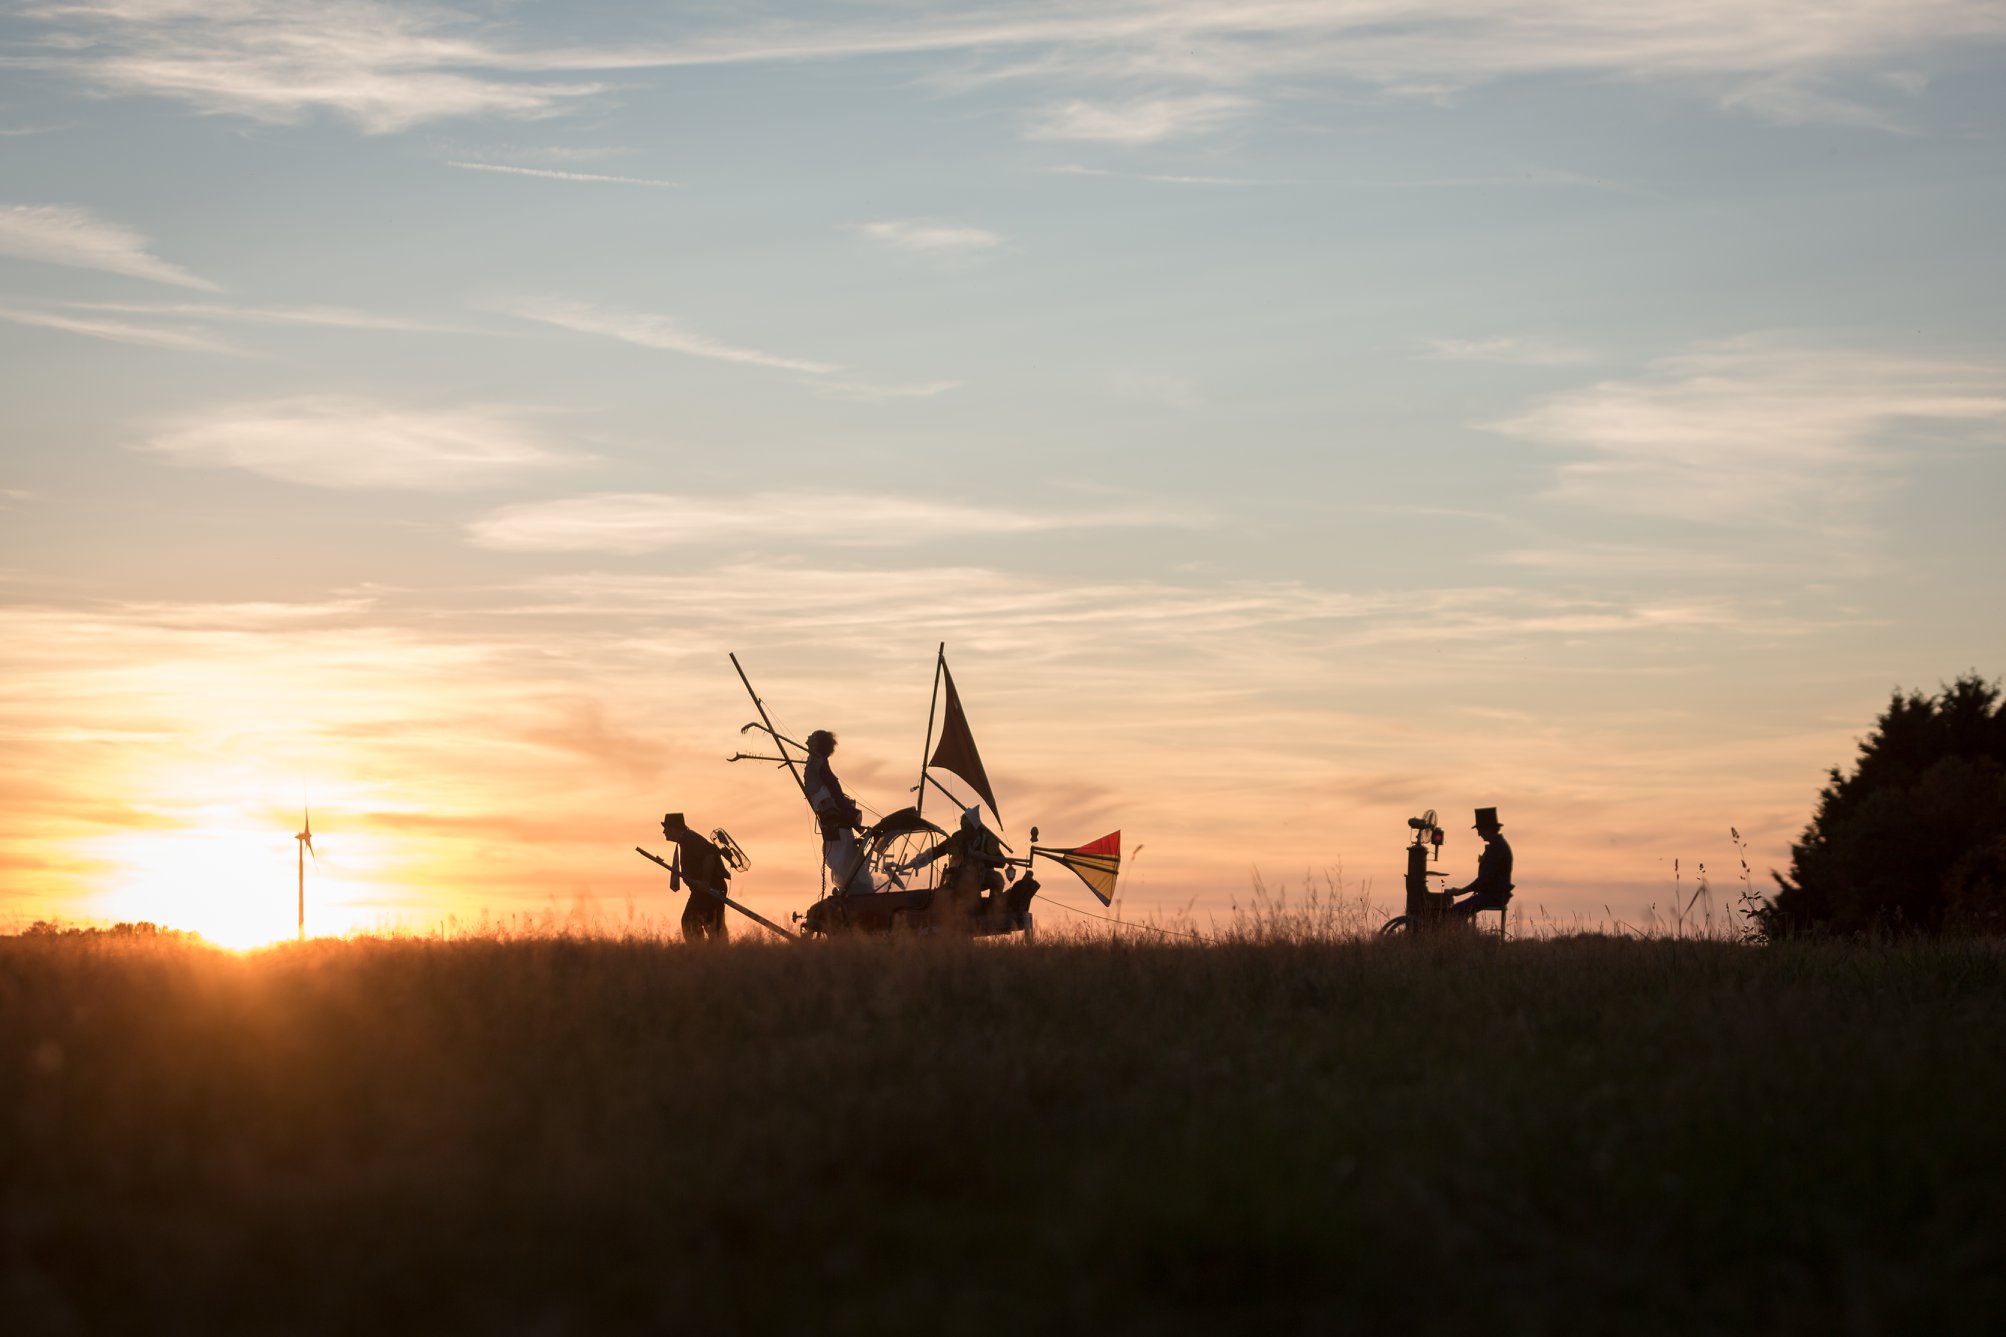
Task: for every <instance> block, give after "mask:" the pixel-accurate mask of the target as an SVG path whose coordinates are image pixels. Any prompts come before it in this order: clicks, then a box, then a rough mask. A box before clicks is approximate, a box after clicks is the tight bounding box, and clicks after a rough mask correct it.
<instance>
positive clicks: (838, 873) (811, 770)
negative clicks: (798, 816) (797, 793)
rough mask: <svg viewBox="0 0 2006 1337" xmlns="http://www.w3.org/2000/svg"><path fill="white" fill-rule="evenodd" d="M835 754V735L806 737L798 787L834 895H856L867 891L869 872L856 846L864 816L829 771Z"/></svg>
mask: <svg viewBox="0 0 2006 1337" xmlns="http://www.w3.org/2000/svg"><path fill="white" fill-rule="evenodd" d="M835 751H836V735H834V734H832V733H830V732H829V731H828V730H827V729H817V730H816V731H815V732H814V733H811V734H809V735H808V765H807V768H806V773H805V774H804V775H803V776H802V780H801V784H802V787H803V788H804V789H806V790H807V791H808V806H809V807H811V808H813V809H814V810H815V823H816V825H817V826H819V827H820V828H821V831H822V862H823V863H825V864H827V865H828V868H829V876H830V878H831V880H832V881H833V882H834V884H835V888H836V891H837V893H838V894H839V895H840V894H851V895H858V894H862V893H864V892H868V891H869V890H870V889H871V874H870V870H869V869H868V868H867V867H866V866H865V863H864V852H863V850H862V849H861V848H860V847H859V846H858V844H857V830H858V828H860V827H861V826H863V824H864V814H863V810H862V809H861V808H859V807H858V806H857V801H856V800H855V799H853V798H851V797H850V796H849V795H848V794H846V793H844V792H843V782H842V781H841V780H838V779H837V778H836V773H835V772H834V771H833V770H831V769H830V768H829V758H830V757H831V756H833V755H834V754H835Z"/></svg>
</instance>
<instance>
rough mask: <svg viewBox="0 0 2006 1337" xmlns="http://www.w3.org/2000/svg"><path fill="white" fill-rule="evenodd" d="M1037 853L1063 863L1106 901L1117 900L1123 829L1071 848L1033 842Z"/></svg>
mask: <svg viewBox="0 0 2006 1337" xmlns="http://www.w3.org/2000/svg"><path fill="white" fill-rule="evenodd" d="M1031 853H1033V854H1042V855H1044V856H1045V857H1046V858H1047V859H1050V860H1052V861H1053V862H1054V863H1062V864H1064V865H1065V866H1066V867H1068V868H1070V869H1072V870H1073V872H1074V873H1075V874H1077V875H1078V876H1079V879H1080V881H1082V882H1084V883H1086V884H1087V890H1088V891H1091V892H1092V893H1093V894H1094V895H1096V896H1098V897H1100V902H1101V904H1102V905H1113V904H1114V880H1115V878H1116V877H1117V876H1118V875H1119V874H1120V873H1121V832H1119V831H1116V832H1113V833H1112V834H1110V835H1105V836H1102V837H1101V838H1100V839H1099V840H1090V841H1088V842H1087V843H1086V844H1084V845H1079V846H1076V847H1074V848H1073V849H1069V850H1048V849H1045V848H1043V847H1042V846H1033V847H1032V849H1031Z"/></svg>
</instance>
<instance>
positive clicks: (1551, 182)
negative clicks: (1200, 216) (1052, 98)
mask: <svg viewBox="0 0 2006 1337" xmlns="http://www.w3.org/2000/svg"><path fill="white" fill-rule="evenodd" d="M1040 170H1042V171H1046V172H1050V173H1052V174H1054V175H1057V176H1084V177H1095V178H1100V179H1104V180H1111V181H1146V182H1151V183H1153V184H1156V185H1165V186H1321V187H1325V188H1327V189H1331V190H1362V191H1377V190H1389V191H1390V190H1457V189H1464V188H1468V187H1473V186H1484V187H1492V186H1497V187H1528V186H1530V187H1547V188H1554V189H1562V190H1606V191H1615V192H1618V193H1623V194H1628V193H1632V192H1631V191H1630V189H1629V187H1626V186H1623V185H1620V184H1618V183H1616V182H1614V181H1604V180H1600V179H1598V178H1596V177H1591V176H1583V175H1581V174H1580V173H1578V172H1559V171H1552V170H1549V169H1546V168H1529V169H1527V170H1525V171H1522V172H1496V173H1491V174H1489V175H1480V176H1416V177H1399V176H1385V177H1368V176H1194V175H1188V174H1178V173H1170V172H1129V171H1120V170H1117V169H1115V168H1111V167H1088V166H1086V165H1085V164H1083V163H1058V164H1055V165H1053V166H1051V167H1046V168H1042V169H1040Z"/></svg>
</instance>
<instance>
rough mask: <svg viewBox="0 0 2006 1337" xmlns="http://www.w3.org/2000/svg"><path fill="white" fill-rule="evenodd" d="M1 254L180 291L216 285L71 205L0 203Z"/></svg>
mask: <svg viewBox="0 0 2006 1337" xmlns="http://www.w3.org/2000/svg"><path fill="white" fill-rule="evenodd" d="M0 255H9V256H13V257H14V258H16V259H19V260H38V261H41V262H42V263H44V264H51V265H70V266H73V267H75V268H78V269H99V270H104V271H105V272H107V273H111V274H124V275H127V276H129V277H132V278H139V279H151V280H152V281H153V282H155V283H173V284H178V285H180V286H181V287H184V288H207V289H210V290H212V291H213V290H214V289H215V287H216V285H215V284H213V283H211V282H210V281H209V280H207V279H205V278H199V277H197V276H196V275H194V274H191V273H189V272H188V271H187V270H185V269H182V268H181V267H180V266H179V265H174V264H170V263H168V262H167V261H165V260H162V259H159V258H157V257H156V256H154V255H152V254H151V253H150V252H149V251H148V250H147V241H146V238H145V237H142V236H141V235H139V233H137V232H135V231H133V230H132V229H131V228H129V227H126V226H125V225H123V224H121V223H114V222H112V221H111V220H109V219H106V218H100V217H99V216H98V215H96V214H94V213H92V212H91V211H90V210H89V209H81V208H78V207H76V206H74V205H67V204H9V205H0Z"/></svg>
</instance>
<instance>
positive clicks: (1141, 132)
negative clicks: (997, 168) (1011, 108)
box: [1029, 93, 1251, 144]
mask: <svg viewBox="0 0 2006 1337" xmlns="http://www.w3.org/2000/svg"><path fill="white" fill-rule="evenodd" d="M1250 105H1251V104H1250V103H1249V101H1248V99H1246V98H1244V97H1240V96H1238V95H1236V94H1231V93H1186V94H1179V95H1175V96H1160V97H1144V98H1135V99H1131V100H1129V101H1125V102H1089V101H1084V100H1081V99H1078V98H1075V99H1071V100H1069V101H1066V102H1062V103H1059V104H1057V105H1056V106H1051V107H1047V108H1046V109H1045V110H1044V111H1042V112H1040V113H1039V114H1038V115H1037V116H1036V117H1034V118H1033V121H1032V125H1031V129H1030V132H1029V133H1030V135H1031V138H1033V139H1076V140H1087V141H1093V142H1099V143H1103V144H1154V143H1156V142H1157V141H1158V140H1162V139H1171V138H1174V137H1177V136H1181V135H1193V134H1199V133H1202V132H1204V131H1208V130H1216V129H1217V128H1219V126H1221V125H1223V124H1225V123H1226V122H1227V121H1229V120H1231V119H1232V118H1234V117H1235V116H1238V115H1240V114H1241V113H1243V112H1245V111H1246V110H1247V109H1248V107H1249V106H1250Z"/></svg>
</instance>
